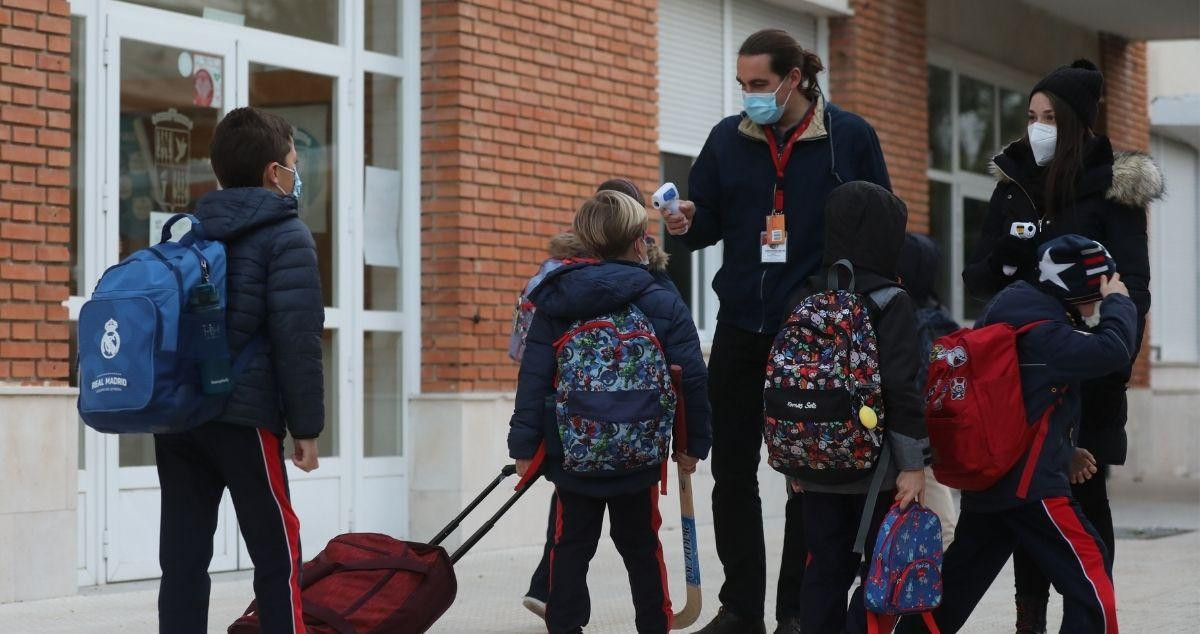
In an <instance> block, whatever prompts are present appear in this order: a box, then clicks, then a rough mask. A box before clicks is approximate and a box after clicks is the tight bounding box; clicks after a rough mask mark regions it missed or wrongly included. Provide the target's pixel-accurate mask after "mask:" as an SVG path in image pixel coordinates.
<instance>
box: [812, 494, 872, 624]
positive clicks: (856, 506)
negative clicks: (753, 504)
mask: <svg viewBox="0 0 1200 634" xmlns="http://www.w3.org/2000/svg"><path fill="white" fill-rule="evenodd" d="M802 497H803V498H804V540H805V542H806V543H807V544H808V547H809V552H810V553H811V556H810V557H809V558H808V566H807V569H806V570H805V573H804V586H803V594H802V595H801V596H802V598H801V611H800V629H801V630H802V631H804V632H831V633H832V632H847V633H851V634H865V632H866V631H867V614H866V604H865V603H863V589H862V585H861V584H860V585H859V587H858V589H856V590H855V591H854V595H853V596H852V597H851V598H850V604H849V606H847V604H846V593H847V592H848V591H849V590H850V586H851V585H853V584H854V577H855V576H858V577H859V578H860V579H865V578H866V575H867V572H868V563H869V558H867V557H863V556H862V555H859V554H858V553H855V552H854V538H855V537H857V536H858V527H859V523H860V522H861V521H862V515H863V509H864V505H865V503H866V501H867V496H866V495H842V494H837V493H817V492H815V491H807V492H805V493H804V494H803V495H802ZM894 497H895V494H894V493H893V492H891V491H885V492H883V493H880V494H879V497H878V499H876V501H875V504H874V513H873V515H872V517H871V529H870V532H869V533H867V541H866V548H867V549H868V553H869V552H870V549H871V548H872V547H873V546H874V545H875V537H876V535H877V534H878V533H879V526H880V524H882V523H883V518H884V516H885V515H887V512H888V509H889V508H890V507H891V505H892V499H893V498H894Z"/></svg>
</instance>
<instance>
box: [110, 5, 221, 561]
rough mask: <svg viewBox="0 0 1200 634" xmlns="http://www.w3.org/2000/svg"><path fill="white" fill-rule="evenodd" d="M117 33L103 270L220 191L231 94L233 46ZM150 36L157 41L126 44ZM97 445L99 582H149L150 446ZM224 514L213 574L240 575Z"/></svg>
mask: <svg viewBox="0 0 1200 634" xmlns="http://www.w3.org/2000/svg"><path fill="white" fill-rule="evenodd" d="M113 23H115V21H113ZM113 23H110V28H114V27H113V26H112V24H113ZM119 28H120V30H121V31H123V32H124V33H127V34H128V35H129V36H130V37H121V35H122V33H121V32H120V31H119V32H117V33H110V34H109V38H111V39H112V40H113V41H118V42H119V45H118V46H117V47H116V50H117V59H116V60H115V62H116V66H117V69H116V70H115V72H114V69H113V68H112V67H111V66H110V68H109V77H108V80H109V87H110V90H109V95H110V97H109V100H110V101H109V104H108V115H107V120H106V122H105V126H106V134H107V139H108V147H107V152H108V158H107V160H106V166H107V174H106V176H105V181H106V186H107V200H108V203H107V206H108V209H109V213H108V235H109V236H110V241H109V243H108V246H109V250H108V257H107V258H106V259H107V260H108V264H109V265H111V264H114V263H116V262H117V261H119V260H120V259H123V258H125V257H127V256H128V255H130V254H132V253H133V252H135V251H137V250H139V249H143V248H145V247H147V246H149V245H150V244H152V243H153V242H157V236H158V234H159V233H160V232H161V227H162V224H163V223H164V222H165V220H166V219H167V218H169V217H170V216H171V215H172V214H175V213H178V212H181V211H188V210H191V209H193V208H194V207H195V203H196V200H197V199H199V198H200V197H201V196H203V195H204V194H205V193H207V192H210V191H213V190H215V189H216V188H217V182H216V179H215V177H214V176H213V174H212V169H211V167H210V165H209V160H208V145H209V139H211V138H212V131H213V129H214V127H215V126H216V124H217V122H218V121H219V120H220V117H221V116H222V114H223V112H224V111H225V109H226V108H225V106H226V104H227V100H228V98H229V97H231V96H232V94H233V93H232V91H231V90H229V83H228V82H229V81H230V79H231V78H230V77H229V76H228V75H229V68H228V62H229V60H230V58H231V57H232V56H231V54H230V53H231V52H232V46H229V45H226V46H222V44H223V43H222V42H220V41H216V42H214V41H213V39H212V38H206V40H205V41H204V42H202V43H199V42H193V44H200V46H197V47H196V48H190V47H188V46H187V42H186V40H187V38H186V37H172V36H171V35H172V34H171V33H170V30H171V29H169V28H167V29H163V28H162V27H156V28H154V29H141V28H138V26H137V24H136V22H127V21H122V23H121V26H120V27H119ZM114 30H115V29H114ZM164 31H166V32H164ZM149 32H152V33H156V35H157V36H159V37H162V38H163V39H162V40H161V41H160V42H159V43H155V42H147V41H142V40H141V39H132V37H138V38H143V37H144V34H145V33H149ZM135 34H136V35H135ZM176 35H178V34H176ZM167 42H171V44H167ZM226 44H230V43H226ZM113 212H115V213H113ZM178 235H179V233H177V234H176V236H178ZM113 247H115V248H113ZM104 442H105V447H106V449H105V462H106V464H107V466H108V469H107V471H108V473H109V474H110V477H108V478H107V479H106V481H107V483H108V484H107V486H106V504H105V513H106V516H107V520H106V523H105V525H106V527H107V533H108V554H107V559H108V561H107V565H106V575H105V576H106V579H107V580H108V581H122V580H128V579H141V578H148V577H156V576H158V574H159V569H158V552H157V550H158V548H157V544H158V527H159V520H158V515H159V513H158V509H159V489H158V477H157V473H156V470H155V466H154V465H155V459H154V441H153V437H152V436H150V435H122V436H119V437H113V436H106V437H105V438H104ZM112 474H115V477H113V476H112ZM231 511H232V506H231V505H230V503H229V501H228V496H226V500H225V501H224V502H223V503H222V508H221V513H220V517H219V520H218V527H217V530H216V535H215V536H214V553H213V562H212V566H211V568H210V570H213V571H217V570H231V569H234V568H236V566H237V527H236V525H235V524H234V522H233V521H232V517H233V515H232V512H231Z"/></svg>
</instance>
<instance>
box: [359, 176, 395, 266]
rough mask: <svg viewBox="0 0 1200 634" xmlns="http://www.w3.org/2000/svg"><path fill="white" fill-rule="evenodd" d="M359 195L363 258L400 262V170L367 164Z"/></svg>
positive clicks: (373, 263) (370, 261)
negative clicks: (361, 213) (361, 209)
mask: <svg viewBox="0 0 1200 634" xmlns="http://www.w3.org/2000/svg"><path fill="white" fill-rule="evenodd" d="M365 180H366V183H365V185H364V188H365V194H364V196H363V207H364V208H363V212H364V213H363V217H364V227H363V236H364V241H363V259H364V261H365V262H366V263H367V264H368V265H369V266H388V267H399V266H400V172H399V171H397V170H389V169H383V168H381V167H372V166H370V165H368V166H367V173H366V178H365Z"/></svg>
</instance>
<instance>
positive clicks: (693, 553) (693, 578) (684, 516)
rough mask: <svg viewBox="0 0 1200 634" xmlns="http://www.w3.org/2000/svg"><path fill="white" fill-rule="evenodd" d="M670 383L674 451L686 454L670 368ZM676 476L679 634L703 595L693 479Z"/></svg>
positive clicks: (675, 377)
mask: <svg viewBox="0 0 1200 634" xmlns="http://www.w3.org/2000/svg"><path fill="white" fill-rule="evenodd" d="M671 383H673V384H674V386H675V394H676V402H675V450H676V451H682V452H685V453H686V451H687V423H686V414H685V412H684V406H683V369H682V368H680V367H679V366H677V365H673V366H671ZM678 472H679V514H680V521H681V523H682V524H683V564H684V572H685V576H686V578H687V603H685V604H684V605H683V609H682V610H680V611H678V612H676V613H675V618H674V619H673V620H672V623H671V629H673V630H682V629H683V628H685V627H688V626H690V625H691V624H693V623H695V622H696V619H698V618H700V608H701V606H702V603H703V595H702V593H701V592H700V551H699V549H698V548H697V544H696V512H695V510H693V507H692V475H691V474H690V473H684V472H683V468H682V467H679V468H678Z"/></svg>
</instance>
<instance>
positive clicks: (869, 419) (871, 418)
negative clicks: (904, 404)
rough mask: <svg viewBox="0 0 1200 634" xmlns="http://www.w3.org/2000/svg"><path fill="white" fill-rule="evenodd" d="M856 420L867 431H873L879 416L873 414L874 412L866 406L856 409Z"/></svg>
mask: <svg viewBox="0 0 1200 634" xmlns="http://www.w3.org/2000/svg"><path fill="white" fill-rule="evenodd" d="M858 420H859V422H861V423H862V425H863V427H866V428H867V429H875V426H876V425H878V424H879V416H877V415H876V414H875V410H873V409H871V408H870V407H867V406H866V405H863V406H862V407H860V408H858Z"/></svg>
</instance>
